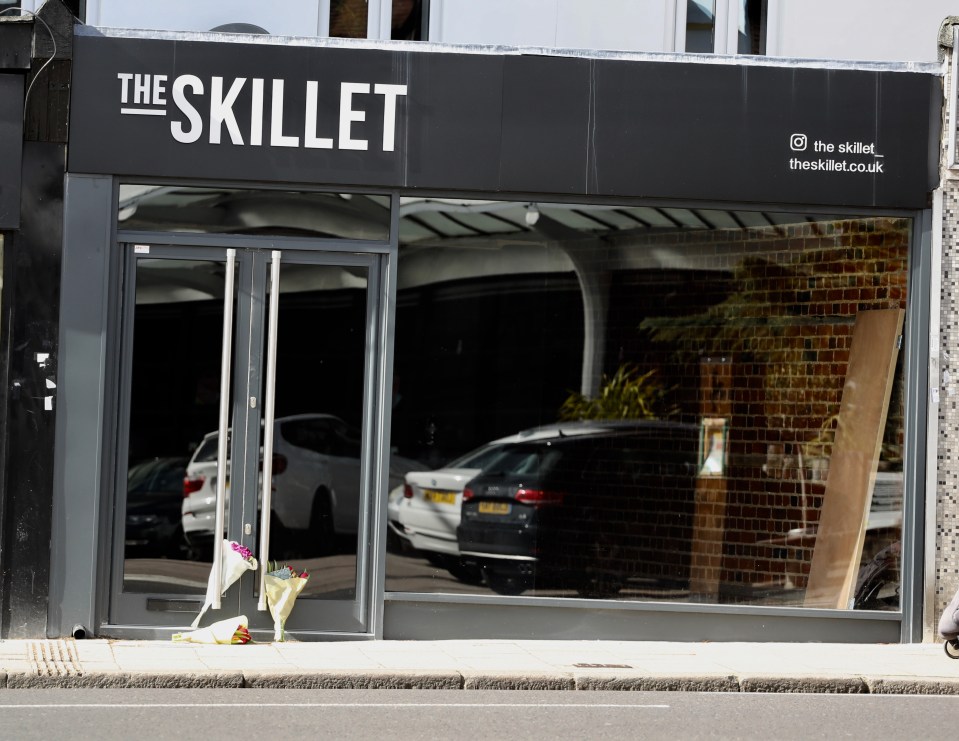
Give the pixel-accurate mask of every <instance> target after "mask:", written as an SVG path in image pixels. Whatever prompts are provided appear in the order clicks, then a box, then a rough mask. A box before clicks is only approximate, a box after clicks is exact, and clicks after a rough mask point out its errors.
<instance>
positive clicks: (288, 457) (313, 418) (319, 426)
mask: <svg viewBox="0 0 959 741" xmlns="http://www.w3.org/2000/svg"><path fill="white" fill-rule="evenodd" d="M274 425H275V427H274V433H273V496H272V524H273V526H274V527H276V528H277V530H278V531H288V535H289V537H290V538H291V540H292V541H294V542H296V543H297V544H298V545H305V546H306V548H307V549H308V552H309V553H311V554H319V553H326V552H329V551H330V550H331V549H332V547H333V544H334V538H335V536H337V535H344V534H347V535H350V534H355V533H356V531H357V527H358V524H359V523H358V518H359V497H360V481H361V475H360V473H361V472H360V445H361V438H360V433H359V431H358V430H356V429H355V428H353V427H350V426H349V425H348V424H347V423H346V422H344V421H343V420H341V419H340V418H338V417H334V416H332V415H329V414H300V415H295V416H291V417H282V418H279V419H277V420H275V422H274ZM217 442H218V434H217V433H216V432H211V433H210V434H208V435H206V436H205V437H204V438H203V441H202V442H201V443H200V445H199V446H198V447H197V449H196V451H194V453H193V457H192V458H191V459H190V462H189V464H188V465H187V473H186V478H185V479H184V481H183V507H182V513H183V532H184V534H185V536H186V538H187V540H188V541H189V542H190V544H191V545H194V546H196V547H199V548H201V549H205V548H207V547H208V546H209V544H210V543H211V542H212V536H213V528H214V518H215V516H216V513H215V507H216V458H217ZM420 467H421V466H420V465H419V464H417V463H415V462H414V461H408V460H406V459H403V458H399V457H397V456H394V457H393V458H392V460H391V461H390V486H394V487H395V486H397V485H399V484H400V483H401V482H402V477H403V474H405V473H406V472H407V471H408V470H410V469H413V468H420ZM304 555H305V554H304Z"/></svg>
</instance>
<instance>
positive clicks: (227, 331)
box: [211, 250, 236, 610]
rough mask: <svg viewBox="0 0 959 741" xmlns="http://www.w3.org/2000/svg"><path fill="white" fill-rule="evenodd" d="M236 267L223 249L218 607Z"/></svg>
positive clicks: (216, 525)
mask: <svg viewBox="0 0 959 741" xmlns="http://www.w3.org/2000/svg"><path fill="white" fill-rule="evenodd" d="M235 270H236V250H227V251H226V282H225V284H224V286H223V353H222V356H221V360H220V426H219V431H218V434H219V437H218V438H217V449H216V516H215V519H214V525H213V603H212V605H211V607H212V608H213V609H214V610H219V609H220V597H221V595H220V592H221V591H223V574H222V571H223V546H222V544H221V542H220V541H222V540H223V525H224V522H223V521H224V520H225V519H226V517H225V509H226V481H227V468H226V466H227V463H226V457H227V453H228V448H229V446H228V444H227V443H228V440H227V435H228V433H229V429H230V398H231V396H230V371H231V369H232V368H231V366H232V361H231V358H230V350H231V347H232V342H233V278H234V272H235Z"/></svg>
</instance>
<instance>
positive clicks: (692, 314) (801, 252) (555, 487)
mask: <svg viewBox="0 0 959 741" xmlns="http://www.w3.org/2000/svg"><path fill="white" fill-rule="evenodd" d="M534 205H535V207H536V212H537V214H538V216H537V218H535V219H532V222H533V223H532V224H531V223H529V221H528V220H524V219H523V218H522V217H520V218H519V219H518V220H517V221H518V222H519V223H518V224H517V225H516V226H515V228H514V231H513V232H512V233H511V234H509V235H508V236H506V237H505V238H504V236H503V235H502V234H488V235H482V234H470V235H462V234H458V233H454V232H452V231H450V232H449V233H436V232H432V233H429V234H423V233H420V232H416V231H415V230H406V229H404V225H403V222H404V221H406V220H407V219H411V218H412V219H415V218H417V216H418V215H419V214H422V213H425V212H427V211H429V212H431V213H441V212H442V209H443V208H444V207H449V208H450V209H455V215H456V218H457V219H458V220H460V221H466V220H469V219H470V217H471V216H472V215H480V214H485V215H486V216H487V217H489V216H490V215H491V214H498V215H504V214H505V215H507V216H508V215H510V214H511V213H513V211H515V210H517V209H521V210H525V209H527V207H528V204H525V203H516V204H503V203H494V202H489V201H475V202H471V203H468V202H457V203H453V202H448V201H447V202H444V201H441V200H439V199H416V198H409V199H404V201H403V203H402V206H401V230H400V234H401V235H410V236H409V237H408V238H406V239H404V240H401V243H400V253H399V266H398V291H397V313H396V333H395V336H396V345H395V352H394V399H393V405H394V406H393V417H392V419H393V426H392V437H391V444H392V445H393V446H394V448H395V449H396V450H397V452H398V453H399V454H400V455H403V456H405V457H407V458H412V459H415V460H416V461H418V462H419V463H420V464H421V465H422V466H423V467H425V468H427V469H428V470H426V471H411V472H410V473H408V474H407V475H406V477H405V481H404V482H403V483H404V486H397V487H394V488H393V489H392V491H391V492H390V497H389V507H388V509H389V528H390V529H389V539H390V540H389V546H390V552H389V554H388V557H387V578H386V584H387V589H390V590H393V591H404V592H444V593H473V594H486V595H494V594H497V593H498V594H518V593H522V594H524V595H531V596H550V597H590V598H599V597H603V598H614V599H621V600H669V601H679V602H720V603H727V604H756V605H788V606H803V605H805V604H807V594H806V586H807V583H808V581H809V578H810V570H811V568H812V565H813V561H814V556H815V554H816V552H817V550H816V549H817V540H819V543H818V545H820V546H821V545H822V543H824V542H827V540H828V539H829V538H833V537H835V535H834V533H836V532H837V530H845V531H848V532H858V531H859V528H860V526H861V525H862V524H863V523H864V522H865V532H866V536H865V542H864V545H863V547H862V548H861V550H858V551H856V550H855V549H854V552H853V551H850V554H851V555H847V556H844V558H845V559H846V561H845V562H844V563H843V564H840V565H841V566H844V567H850V568H852V570H853V571H854V573H855V572H858V573H859V574H860V576H861V579H860V582H859V584H858V589H857V590H856V591H855V594H854V595H852V597H853V598H854V599H853V602H854V606H855V607H856V608H857V609H898V606H899V572H898V554H899V550H898V549H899V539H900V535H901V523H902V501H903V477H902V471H903V439H904V419H905V409H904V403H905V402H904V394H903V388H904V375H903V369H902V352H899V351H897V349H896V341H895V338H894V337H889V336H887V337H885V338H884V339H883V340H882V342H881V343H880V344H877V345H876V346H875V347H874V348H871V349H870V353H875V358H876V362H874V363H873V362H870V363H867V364H866V365H867V366H869V373H868V374H867V377H863V376H858V377H856V378H851V377H850V373H852V372H853V371H854V366H853V365H852V364H851V363H850V353H851V351H852V349H853V341H854V337H855V336H856V333H857V329H858V328H860V327H861V326H862V325H863V324H864V323H866V322H867V321H869V318H870V317H874V316H876V314H875V312H874V310H887V309H893V310H897V309H905V307H906V291H907V285H908V256H909V240H910V233H911V228H912V224H911V221H910V220H909V219H902V218H889V217H876V216H861V217H854V216H832V215H822V214H805V213H786V212H763V211H745V210H741V209H737V210H735V211H733V210H723V209H715V208H710V209H700V208H696V207H692V206H690V207H687V208H671V209H664V208H653V207H643V208H629V207H622V208H617V209H616V214H617V215H618V216H623V215H626V216H627V217H628V218H611V217H610V213H611V212H610V206H609V205H608V204H607V205H603V206H592V205H589V204H555V203H539V204H534ZM469 212H475V214H471V213H469ZM432 223H433V224H434V225H438V224H439V222H438V221H434V222H432ZM501 223H502V222H501ZM603 224H605V225H606V226H605V227H604V226H602V225H603ZM892 313H894V314H895V312H892ZM896 316H898V314H896ZM883 354H885V356H886V357H888V358H891V359H892V362H891V366H890V368H889V376H890V380H891V389H892V390H891V394H890V396H889V399H888V401H884V400H883V399H881V398H877V399H876V400H875V402H874V403H870V404H869V406H870V408H873V409H881V410H882V412H883V415H884V416H881V415H877V418H876V421H875V422H873V423H870V424H871V426H870V427H869V428H868V429H867V430H862V429H860V430H859V432H857V434H863V435H865V436H866V437H867V438H869V439H872V440H874V441H875V445H876V447H877V448H878V449H879V450H880V453H879V455H878V457H877V458H870V457H869V456H866V458H865V459H864V468H863V471H864V472H865V475H864V483H863V485H862V486H861V487H859V489H857V492H858V493H857V494H856V496H860V500H861V502H868V501H870V498H871V505H869V504H861V506H860V510H859V512H858V514H855V513H854V514H848V513H847V514H845V515H842V516H841V517H840V518H839V520H836V519H835V518H834V517H833V515H831V514H830V510H831V509H832V508H833V506H832V505H829V501H832V502H834V503H835V502H836V501H837V498H842V497H845V496H850V495H849V494H848V493H847V492H844V491H839V493H837V488H836V486H835V484H834V485H833V487H832V488H830V487H829V486H828V481H829V472H830V470H831V468H834V467H835V465H839V466H841V467H842V466H845V464H844V463H842V462H840V463H839V464H836V462H835V461H836V460H837V459H839V460H840V461H841V460H842V458H843V455H842V452H841V451H840V452H839V453H838V454H837V451H836V446H837V444H838V445H839V446H840V447H842V443H841V441H840V442H837V436H839V437H841V436H842V434H846V433H848V430H849V429H851V428H850V425H849V423H848V419H844V415H843V413H841V411H840V410H841V404H842V403H843V399H844V390H845V389H846V387H847V383H848V384H851V385H853V386H859V385H863V384H865V382H866V381H870V382H872V381H877V380H879V381H881V380H883V378H884V377H883V378H880V377H879V376H875V375H869V374H877V373H879V372H880V370H881V363H879V362H878V358H879V357H880V356H882V355H883ZM871 357H872V355H871ZM847 401H848V400H847ZM862 419H863V417H862V415H858V416H857V425H859V424H860V422H861V420H862ZM871 449H872V448H870V450H871ZM835 475H837V476H838V475H839V474H835ZM872 478H874V484H870V483H869V481H868V480H869V479H872ZM703 502H706V503H707V504H702V503H703ZM850 511H852V510H850ZM710 518H713V519H712V520H710ZM710 522H713V523H717V522H718V523H719V524H718V525H716V526H715V527H713V526H712V525H710V524H709V523H710ZM827 551H828V548H826V547H825V546H823V547H821V548H820V552H827Z"/></svg>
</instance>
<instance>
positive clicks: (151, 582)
mask: <svg viewBox="0 0 959 741" xmlns="http://www.w3.org/2000/svg"><path fill="white" fill-rule="evenodd" d="M224 283H225V266H224V264H223V263H221V262H218V261H210V260H160V259H140V260H138V261H137V265H136V305H135V309H134V318H133V360H132V363H133V365H132V373H131V378H132V381H131V384H132V385H131V397H130V431H129V437H130V442H129V449H128V451H127V461H128V474H127V502H126V546H125V560H124V567H123V575H124V590H125V591H127V592H160V593H182V594H198V595H202V594H204V593H205V591H206V584H207V579H208V576H209V573H210V564H211V563H212V550H211V544H212V535H213V515H214V512H213V496H214V493H215V491H216V464H217V446H216V433H215V430H216V427H217V422H218V418H219V404H220V356H221V350H222V346H221V342H222V336H223V291H224ZM191 454H192V455H191Z"/></svg>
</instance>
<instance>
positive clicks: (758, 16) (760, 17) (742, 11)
mask: <svg viewBox="0 0 959 741" xmlns="http://www.w3.org/2000/svg"><path fill="white" fill-rule="evenodd" d="M737 51H738V52H739V53H740V54H765V53H766V0H739V44H738V49H737Z"/></svg>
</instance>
